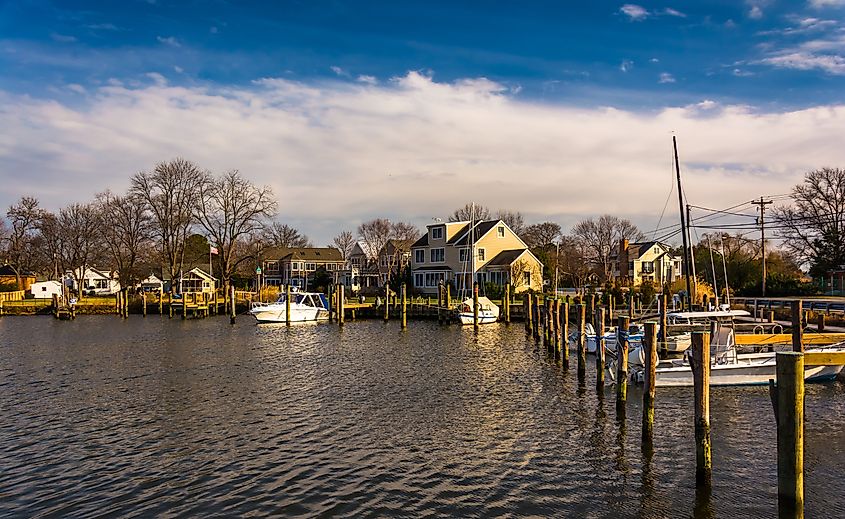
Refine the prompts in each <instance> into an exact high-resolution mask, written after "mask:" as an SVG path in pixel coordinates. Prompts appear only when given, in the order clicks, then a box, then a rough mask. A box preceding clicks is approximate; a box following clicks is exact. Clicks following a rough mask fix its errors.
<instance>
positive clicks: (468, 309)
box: [458, 296, 499, 325]
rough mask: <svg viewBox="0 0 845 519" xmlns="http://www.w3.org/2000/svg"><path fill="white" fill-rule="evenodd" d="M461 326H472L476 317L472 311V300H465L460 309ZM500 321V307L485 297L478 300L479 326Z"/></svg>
mask: <svg viewBox="0 0 845 519" xmlns="http://www.w3.org/2000/svg"><path fill="white" fill-rule="evenodd" d="M458 319H459V320H460V321H461V324H465V325H472V324H473V323H474V322H475V316H474V315H473V311H472V298H471V297H470V298H467V299H464V300H463V302H461V307H460V308H459V309H458ZM498 320H499V307H498V306H497V305H495V304H494V303H493V302H492V301H490V300H489V299H487V298H486V297H484V296H480V297H479V298H478V324H490V323H495V322H496V321H498Z"/></svg>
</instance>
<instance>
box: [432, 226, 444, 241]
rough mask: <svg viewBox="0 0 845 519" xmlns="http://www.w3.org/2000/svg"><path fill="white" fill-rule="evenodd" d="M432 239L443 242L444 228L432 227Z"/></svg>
mask: <svg viewBox="0 0 845 519" xmlns="http://www.w3.org/2000/svg"><path fill="white" fill-rule="evenodd" d="M431 239H432V240H442V239H443V227H432V228H431Z"/></svg>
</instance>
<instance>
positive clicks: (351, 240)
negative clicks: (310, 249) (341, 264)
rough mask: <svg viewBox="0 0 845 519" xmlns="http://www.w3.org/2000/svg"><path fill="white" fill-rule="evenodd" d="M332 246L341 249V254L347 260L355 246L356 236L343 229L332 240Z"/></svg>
mask: <svg viewBox="0 0 845 519" xmlns="http://www.w3.org/2000/svg"><path fill="white" fill-rule="evenodd" d="M332 246H334V247H335V248H336V249H337V250H339V251H340V256H341V257H342V258H343V259H344V260H346V259H348V258H349V255H350V254H351V253H352V249H353V248H354V247H355V237H354V236H352V233H351V232H349V231H343V232H341V233H340V234H338V235H337V236H335V237H334V240H332Z"/></svg>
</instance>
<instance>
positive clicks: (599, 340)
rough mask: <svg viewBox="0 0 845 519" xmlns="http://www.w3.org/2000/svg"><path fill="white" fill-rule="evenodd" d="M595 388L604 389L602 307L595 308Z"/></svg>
mask: <svg viewBox="0 0 845 519" xmlns="http://www.w3.org/2000/svg"><path fill="white" fill-rule="evenodd" d="M594 321H595V323H596V324H595V325H594V326H593V327H594V328H595V329H596V389H598V390H599V391H603V390H604V308H598V309H597V310H596V316H595V317H594Z"/></svg>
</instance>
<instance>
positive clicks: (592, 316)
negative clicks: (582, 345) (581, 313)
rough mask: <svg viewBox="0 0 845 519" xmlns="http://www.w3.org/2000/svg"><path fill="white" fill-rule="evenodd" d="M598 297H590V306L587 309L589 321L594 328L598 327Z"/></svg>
mask: <svg viewBox="0 0 845 519" xmlns="http://www.w3.org/2000/svg"><path fill="white" fill-rule="evenodd" d="M595 319H596V295H595V294H592V295H590V305H589V306H588V307H587V321H589V322H590V324H592V325H593V328H595V327H596V322H595Z"/></svg>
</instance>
